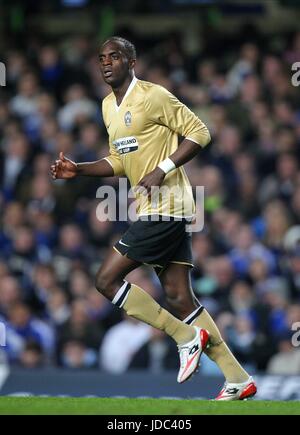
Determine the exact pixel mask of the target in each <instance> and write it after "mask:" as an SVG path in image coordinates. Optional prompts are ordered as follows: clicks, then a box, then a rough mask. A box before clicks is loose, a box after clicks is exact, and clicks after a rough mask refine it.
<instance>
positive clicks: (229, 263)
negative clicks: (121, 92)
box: [0, 33, 300, 374]
mask: <svg viewBox="0 0 300 435" xmlns="http://www.w3.org/2000/svg"><path fill="white" fill-rule="evenodd" d="M125 36H126V35H125ZM133 42H135V41H133ZM272 42H274V41H273V40H272V37H269V38H268V37H264V40H263V43H258V41H257V40H251V38H250V40H249V41H243V40H241V41H240V40H239V38H238V37H236V39H235V46H234V49H233V47H230V46H229V45H226V42H224V41H222V40H221V39H219V41H216V44H215V46H214V48H213V47H209V46H207V47H206V46H205V43H204V44H203V47H202V50H201V51H200V52H199V53H198V54H193V55H188V54H187V52H186V50H185V49H184V48H183V46H182V44H181V40H180V38H179V37H178V35H172V36H170V38H166V39H165V40H161V41H156V42H155V44H150V43H149V41H147V43H146V42H145V43H144V44H143V40H141V39H140V40H139V43H138V55H139V59H138V63H137V66H136V76H137V77H138V78H140V79H144V80H148V81H151V82H154V83H158V84H161V85H163V86H165V87H166V88H167V89H169V90H170V91H171V92H173V93H174V94H175V95H176V96H177V97H178V98H179V99H181V100H182V101H183V102H184V103H186V104H187V105H188V107H190V108H191V109H192V110H193V111H194V112H195V113H196V114H197V115H198V116H199V117H200V118H201V119H202V120H203V121H204V122H205V123H206V124H207V125H208V127H209V129H210V132H211V135H212V139H213V140H212V143H211V144H210V145H209V146H208V147H207V148H206V149H204V150H202V151H201V152H200V153H199V155H198V156H197V157H196V158H194V159H193V160H192V161H191V162H189V163H188V164H187V165H185V167H186V171H187V173H188V175H189V178H190V181H191V183H192V185H193V186H204V187H205V227H204V230H203V231H201V232H199V233H194V234H193V256H194V264H195V267H194V269H193V272H192V283H193V288H194V291H195V293H196V295H197V297H198V298H199V300H200V301H201V302H202V304H204V305H205V307H206V308H207V309H208V311H209V312H210V313H211V315H212V316H213V317H214V319H215V320H216V322H217V324H218V326H219V328H220V330H221V331H222V334H223V336H224V339H225V340H226V341H227V343H228V344H229V346H230V347H231V349H232V350H233V352H234V353H235V355H236V356H237V358H238V359H239V360H240V362H241V363H242V364H243V365H245V366H246V367H247V368H249V369H250V370H253V371H266V372H268V373H284V374H297V373H298V374H300V351H299V348H297V347H295V346H293V342H292V334H293V333H294V332H293V331H292V327H293V325H294V324H295V323H296V322H300V169H299V163H300V160H299V158H300V104H299V103H300V98H299V97H300V95H299V94H300V92H299V88H297V87H294V86H292V83H291V76H292V72H291V65H292V64H293V62H295V61H300V33H297V34H294V35H287V36H284V35H282V36H281V38H280V43H278V44H276V45H275V47H274V44H272ZM98 49H99V41H96V40H94V39H91V38H87V37H85V36H78V37H72V38H66V39H65V40H63V41H55V43H53V42H52V43H49V42H45V43H44V42H42V41H40V42H39V41H37V40H36V39H31V40H28V41H26V50H18V49H17V47H13V46H12V47H10V48H9V49H7V50H6V51H5V52H4V53H2V58H3V59H4V61H5V63H6V67H7V86H6V87H5V88H1V89H0V167H1V170H0V177H1V190H0V209H1V218H0V219H1V229H0V321H2V322H5V323H6V325H7V337H6V339H7V346H6V347H3V348H1V349H2V351H4V352H5V353H6V357H7V359H8V361H9V363H10V364H12V365H16V366H21V367H27V368H31V369H33V368H37V367H46V366H49V365H50V366H60V367H64V368H73V369H78V368H98V369H100V370H107V371H111V372H113V373H122V372H124V371H126V370H128V369H130V368H147V369H148V370H152V371H156V372H157V371H161V370H168V369H177V368H178V367H177V366H178V355H177V352H176V346H175V345H174V343H172V342H171V341H170V340H169V339H168V338H167V337H166V336H165V335H164V334H162V333H161V332H160V331H156V330H153V329H152V328H151V327H150V326H149V325H144V324H142V323H139V322H136V321H134V320H131V319H130V318H128V317H126V316H124V315H123V313H122V311H121V310H119V309H117V308H115V307H114V306H112V304H111V303H110V302H108V301H107V300H106V299H105V298H104V297H103V296H101V295H100V294H99V293H97V291H96V289H95V287H94V277H95V273H96V271H97V269H98V267H99V266H100V264H101V262H102V261H103V259H104V257H105V255H106V253H107V250H108V249H109V247H110V246H111V245H112V244H113V243H114V242H115V241H117V240H118V238H119V237H120V234H122V233H123V232H124V231H125V230H126V229H127V227H128V223H126V222H110V221H101V220H99V219H98V217H99V216H98V217H97V216H96V209H97V206H98V204H99V199H97V198H96V191H97V188H98V187H99V186H101V185H103V184H109V185H111V186H114V187H115V188H116V189H117V188H118V179H117V178H108V179H99V178H88V179H87V178H78V179H74V180H71V181H65V180H57V181H53V180H52V179H51V177H50V175H49V168H50V165H51V163H53V161H54V160H55V159H56V158H57V156H58V153H59V152H60V151H63V152H64V153H65V155H66V156H67V157H69V158H71V159H72V160H74V161H76V162H83V161H93V160H97V159H100V158H102V157H104V156H106V155H107V154H108V144H107V133H106V131H105V128H104V125H103V121H102V115H101V101H102V99H103V98H104V97H105V96H106V95H107V93H108V92H109V89H108V88H107V86H106V85H105V84H104V83H103V81H102V79H101V76H100V71H99V63H98ZM128 279H129V280H131V281H132V282H135V283H136V284H138V285H140V286H141V287H142V288H144V289H145V290H147V291H148V292H150V293H151V294H152V295H153V296H154V297H155V298H156V299H157V300H159V301H160V302H162V303H163V301H164V295H163V290H162V289H161V287H160V285H159V282H158V279H157V277H156V276H155V274H154V272H153V271H152V270H151V269H150V268H145V267H144V266H143V267H141V268H139V269H137V270H136V271H134V272H132V273H131V274H130V276H128ZM124 343H126V346H125V345H124ZM294 344H295V343H294ZM202 372H203V373H217V370H216V368H215V366H214V365H213V363H211V362H210V361H209V360H208V359H205V360H204V363H203V366H202Z"/></svg>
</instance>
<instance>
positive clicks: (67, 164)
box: [50, 152, 78, 180]
mask: <svg viewBox="0 0 300 435" xmlns="http://www.w3.org/2000/svg"><path fill="white" fill-rule="evenodd" d="M50 171H51V175H52V178H53V179H54V180H56V179H57V178H64V179H68V178H74V177H76V175H77V174H78V168H77V165H76V163H75V162H72V160H70V159H68V158H67V157H65V156H64V153H63V152H60V153H59V160H56V161H55V164H54V165H51V168H50Z"/></svg>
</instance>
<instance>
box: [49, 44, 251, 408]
mask: <svg viewBox="0 0 300 435" xmlns="http://www.w3.org/2000/svg"><path fill="white" fill-rule="evenodd" d="M99 60H100V69H101V73H102V76H103V79H104V81H105V82H106V83H107V84H108V85H110V86H111V88H112V92H111V93H110V94H109V95H108V96H107V97H106V98H105V99H104V100H103V104H102V111H103V120H104V123H105V126H106V129H107V132H108V135H109V148H110V154H109V155H108V156H107V157H105V158H103V159H101V160H99V161H96V162H91V163H75V162H72V161H71V160H69V159H68V158H66V157H65V156H64V154H63V153H62V152H61V153H60V155H59V159H58V160H56V162H55V164H53V165H52V166H51V172H52V177H53V178H54V179H56V178H64V179H68V178H73V177H75V176H79V175H84V176H99V177H111V176H114V175H116V176H124V175H125V176H127V177H128V179H129V181H130V184H131V186H132V187H133V188H134V191H135V194H136V197H137V199H139V202H138V204H139V205H138V209H137V215H138V220H137V221H135V222H134V223H133V224H132V225H131V226H130V228H129V229H128V230H127V232H126V233H125V234H124V235H123V236H122V238H121V239H120V240H119V241H118V242H117V243H116V245H115V246H114V247H112V248H111V250H110V252H109V253H108V255H107V258H106V259H105V260H104V262H103V263H102V265H101V267H100V269H99V271H98V273H97V276H96V288H97V289H98V291H99V292H101V293H102V294H103V295H105V296H106V297H107V298H108V299H109V300H110V301H111V302H112V303H113V304H115V305H117V306H118V307H120V308H121V307H122V308H123V309H124V310H125V311H126V312H127V314H128V315H129V316H132V317H134V318H136V319H139V320H141V321H143V322H146V323H148V324H150V325H152V326H153V327H156V328H159V329H161V330H163V331H165V332H166V333H167V334H168V335H170V336H171V337H172V338H173V339H174V340H175V341H176V343H177V345H178V349H179V356H180V370H179V373H178V378H177V380H178V382H180V383H182V382H184V381H186V380H187V379H188V378H189V377H191V376H192V375H193V373H194V372H195V371H196V369H197V368H198V365H199V360H200V356H201V354H202V352H206V354H207V355H208V356H209V357H210V358H211V359H212V360H213V361H215V362H216V363H217V364H218V366H219V367H220V369H221V370H222V372H223V373H224V376H225V378H226V382H225V385H224V387H223V389H222V390H221V392H220V394H219V395H218V397H217V399H218V400H239V399H245V398H248V397H251V396H253V395H254V394H255V393H256V386H255V383H254V381H253V379H252V378H251V377H250V376H249V375H248V373H247V372H246V371H245V370H244V369H243V368H242V367H241V366H240V364H239V363H238V362H237V360H236V359H235V357H234V356H233V354H232V353H231V351H230V350H229V348H228V347H227V345H226V344H225V343H224V341H223V339H222V337H221V334H220V332H219V330H218V328H217V326H216V325H215V323H214V321H213V320H212V318H211V317H210V315H209V314H208V312H207V311H206V310H205V309H204V307H203V306H201V305H200V303H199V302H198V301H197V299H196V298H195V296H194V293H193V290H192V288H191V283H190V282H191V280H190V269H191V267H192V254H191V233H190V232H187V231H186V224H187V223H188V222H190V219H191V218H192V216H193V214H194V212H195V204H194V199H193V195H192V193H191V189H190V188H189V187H190V184H189V181H188V178H187V176H186V173H185V171H184V169H183V166H182V165H183V164H184V163H186V162H188V161H189V160H191V159H192V158H193V157H195V156H196V155H197V154H198V153H199V151H200V150H201V148H202V147H205V146H206V145H207V144H208V143H209V142H210V134H209V131H208V129H207V127H206V126H205V124H204V123H203V122H202V121H201V120H200V119H199V118H197V116H196V115H195V114H194V113H193V112H191V111H190V110H189V109H188V108H187V107H186V106H185V105H184V104H182V103H181V102H180V101H179V100H178V99H177V98H176V97H175V96H174V95H172V94H171V93H170V92H168V91H167V90H166V89H164V88H163V87H161V86H158V85H155V84H153V83H149V82H145V81H142V80H138V79H137V78H136V77H135V74H134V66H135V63H136V50H135V47H134V45H133V44H132V43H131V42H129V41H127V40H125V39H123V38H121V37H112V38H110V39H109V40H107V41H106V42H105V43H104V44H103V45H102V47H101V51H100V54H99ZM178 135H180V136H182V137H183V138H184V139H183V141H182V142H181V143H180V145H179V146H178ZM155 186H158V187H160V188H165V192H167V194H159V195H158V196H156V199H155V200H154V199H153V197H154V196H153V195H152V194H151V193H152V192H153V191H151V188H152V189H153V188H154V187H155ZM173 188H175V190H174V189H173ZM172 189H173V194H172ZM176 189H177V190H176ZM168 192H171V194H168ZM174 192H175V193H174ZM145 194H146V195H145ZM157 198H158V199H157ZM141 264H148V265H151V266H153V267H154V269H155V271H156V272H157V274H158V276H159V279H160V281H161V284H162V286H163V288H164V290H165V293H166V299H167V302H168V304H169V306H170V307H171V309H172V311H173V312H174V313H175V314H176V317H175V316H173V315H172V314H171V313H169V312H168V311H167V310H165V309H164V308H162V307H161V306H160V305H159V304H158V303H157V302H156V301H154V299H153V298H152V297H151V296H150V295H149V294H147V293H146V292H145V291H144V290H143V289H141V288H140V287H138V286H136V285H134V284H131V283H130V282H128V281H126V280H125V277H126V275H127V274H128V273H129V272H130V271H132V270H133V269H135V268H136V267H139V266H140V265H141Z"/></svg>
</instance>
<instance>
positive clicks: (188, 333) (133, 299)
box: [96, 248, 195, 345]
mask: <svg viewBox="0 0 300 435" xmlns="http://www.w3.org/2000/svg"><path fill="white" fill-rule="evenodd" d="M138 266H140V263H139V262H137V261H135V260H132V259H130V258H128V257H127V256H124V255H121V254H120V253H119V252H117V251H116V250H115V248H113V249H111V251H110V252H109V254H108V256H107V258H106V259H105V261H104V262H103V263H102V265H101V267H100V268H99V271H98V273H97V275H96V288H97V290H98V291H99V292H101V293H102V294H103V295H104V296H105V297H107V298H108V299H109V300H110V301H111V302H112V303H113V304H115V305H116V306H118V307H119V308H123V309H124V310H125V311H126V312H127V314H128V315H129V316H132V317H134V318H135V319H138V320H141V321H143V322H145V323H148V324H149V325H151V326H153V327H155V328H158V329H161V330H163V331H165V332H166V333H167V334H168V335H170V336H171V337H172V338H173V339H174V340H175V341H176V342H177V344H179V345H181V344H183V343H186V342H189V341H190V340H192V339H194V336H195V328H193V327H192V326H190V325H187V324H186V323H184V322H181V321H180V320H178V319H177V318H176V317H174V316H173V315H171V314H170V313H169V312H168V311H167V310H165V309H163V308H162V307H161V306H160V305H159V304H158V303H157V302H156V301H155V300H154V299H153V298H152V297H151V296H150V295H149V294H148V293H146V292H145V291H144V290H143V289H141V288H140V287H138V286H137V285H135V284H131V283H129V282H128V281H126V280H124V278H125V277H126V275H127V274H128V273H129V272H131V271H132V270H134V269H135V268H136V267H138Z"/></svg>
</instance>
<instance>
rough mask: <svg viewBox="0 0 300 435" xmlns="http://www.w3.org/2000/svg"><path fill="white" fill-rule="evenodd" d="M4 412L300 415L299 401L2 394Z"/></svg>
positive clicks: (49, 413)
mask: <svg viewBox="0 0 300 435" xmlns="http://www.w3.org/2000/svg"><path fill="white" fill-rule="evenodd" d="M0 414H2V415H8V414H10V415H24V414H26V415H193V414H194V415H195V414H198V415H199V414H201V415H275V414H276V415H279V414H281V415H300V402H275V401H274V402H272V401H259V400H257V401H255V400H252V401H242V402H213V401H205V400H163V399H106V398H103V399H102V398H99V399H98V398H58V397H49V398H44V397H0Z"/></svg>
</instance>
